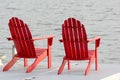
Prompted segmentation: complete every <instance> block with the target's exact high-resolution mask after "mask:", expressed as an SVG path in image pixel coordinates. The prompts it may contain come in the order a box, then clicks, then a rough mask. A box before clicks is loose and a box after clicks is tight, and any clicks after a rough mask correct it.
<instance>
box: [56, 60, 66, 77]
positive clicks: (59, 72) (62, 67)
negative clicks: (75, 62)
mask: <svg viewBox="0 0 120 80" xmlns="http://www.w3.org/2000/svg"><path fill="white" fill-rule="evenodd" d="M66 62H67V60H64V59H63V62H62V64H61V66H60V68H59V70H58V75H59V74H61V73H62V71H63V69H64V66H65V64H66Z"/></svg>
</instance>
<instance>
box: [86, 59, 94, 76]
mask: <svg viewBox="0 0 120 80" xmlns="http://www.w3.org/2000/svg"><path fill="white" fill-rule="evenodd" d="M93 61H94V58H92V59H91V60H89V63H88V66H87V68H86V70H85V75H87V74H88V73H89V71H90V67H91V65H92V63H93Z"/></svg>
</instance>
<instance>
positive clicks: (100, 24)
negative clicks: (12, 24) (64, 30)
mask: <svg viewBox="0 0 120 80" xmlns="http://www.w3.org/2000/svg"><path fill="white" fill-rule="evenodd" d="M12 16H17V17H19V18H21V19H23V20H24V21H25V22H26V23H27V24H28V25H29V28H30V30H31V32H32V34H33V36H34V37H38V36H40V37H42V36H45V35H52V34H54V35H55V36H56V37H55V39H54V43H53V48H52V55H53V59H54V60H56V59H57V58H59V57H62V56H63V55H64V50H63V45H62V44H60V43H59V42H58V39H59V38H61V24H62V23H63V21H64V20H65V19H67V18H68V17H75V18H77V19H78V20H80V21H81V22H82V23H83V24H84V25H85V26H86V30H87V34H88V37H89V38H92V37H94V36H97V35H100V36H101V38H102V40H101V45H100V48H99V61H100V62H102V63H120V0H0V54H4V55H6V57H7V58H6V61H7V60H9V59H10V58H11V46H12V44H13V43H12V42H9V41H7V39H6V38H7V37H9V36H10V34H9V29H8V20H9V19H10V18H11V17H12ZM41 42H42V43H41V44H40V43H39V42H36V43H35V45H36V46H39V45H41V46H45V44H44V43H45V42H44V41H41ZM60 61H61V60H60Z"/></svg>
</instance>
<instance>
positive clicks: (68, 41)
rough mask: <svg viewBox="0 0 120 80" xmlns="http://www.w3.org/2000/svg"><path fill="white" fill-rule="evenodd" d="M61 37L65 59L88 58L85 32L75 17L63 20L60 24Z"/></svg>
mask: <svg viewBox="0 0 120 80" xmlns="http://www.w3.org/2000/svg"><path fill="white" fill-rule="evenodd" d="M62 37H63V43H64V49H65V53H66V58H67V59H70V60H83V59H86V58H87V59H88V44H87V34H86V31H85V28H84V25H83V24H81V23H80V21H78V20H76V19H75V18H68V19H67V20H65V21H64V24H62Z"/></svg>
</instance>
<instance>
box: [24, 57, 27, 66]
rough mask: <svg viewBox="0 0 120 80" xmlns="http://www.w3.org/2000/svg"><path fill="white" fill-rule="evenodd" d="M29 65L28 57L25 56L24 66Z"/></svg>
mask: <svg viewBox="0 0 120 80" xmlns="http://www.w3.org/2000/svg"><path fill="white" fill-rule="evenodd" d="M27 66H28V59H27V58H24V67H27Z"/></svg>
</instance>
